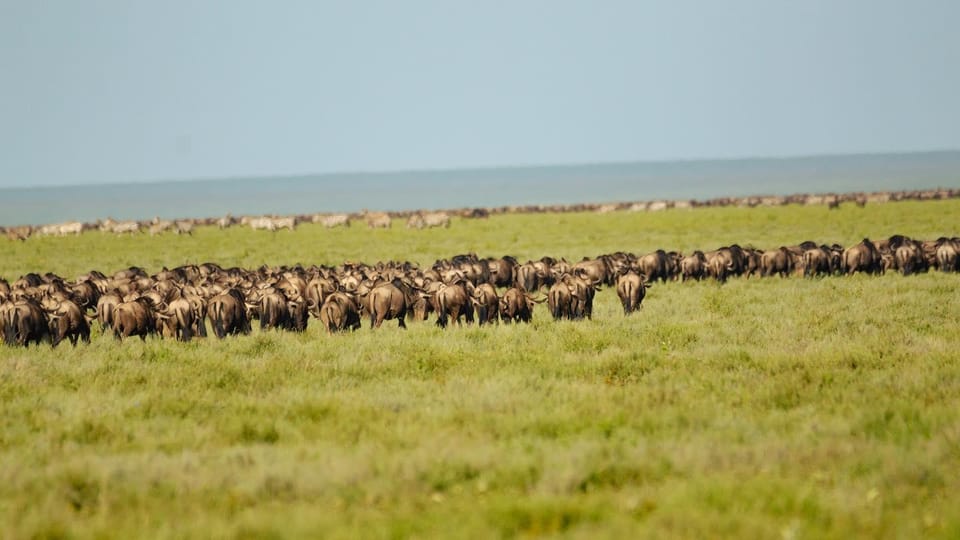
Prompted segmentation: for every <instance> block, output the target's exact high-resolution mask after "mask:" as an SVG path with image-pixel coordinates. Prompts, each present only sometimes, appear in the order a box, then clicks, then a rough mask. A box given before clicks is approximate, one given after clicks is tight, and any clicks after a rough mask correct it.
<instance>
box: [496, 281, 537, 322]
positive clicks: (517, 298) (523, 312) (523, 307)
mask: <svg viewBox="0 0 960 540" xmlns="http://www.w3.org/2000/svg"><path fill="white" fill-rule="evenodd" d="M543 301H544V300H539V301H538V300H534V298H533V297H532V296H530V294H529V293H528V292H527V291H525V290H524V289H521V288H519V287H511V288H509V289H507V291H506V292H504V293H503V296H501V297H500V320H501V321H503V322H505V323H511V322H525V323H528V322H530V321H531V320H533V306H534V304H536V303H540V302H543Z"/></svg>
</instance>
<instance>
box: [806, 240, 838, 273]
mask: <svg viewBox="0 0 960 540" xmlns="http://www.w3.org/2000/svg"><path fill="white" fill-rule="evenodd" d="M830 260H831V253H830V249H829V248H826V247H825V246H818V247H814V248H811V249H805V250H804V251H803V256H802V258H801V263H800V267H801V269H802V270H803V275H804V277H814V276H827V275H830V273H831V270H830V269H831V262H830Z"/></svg>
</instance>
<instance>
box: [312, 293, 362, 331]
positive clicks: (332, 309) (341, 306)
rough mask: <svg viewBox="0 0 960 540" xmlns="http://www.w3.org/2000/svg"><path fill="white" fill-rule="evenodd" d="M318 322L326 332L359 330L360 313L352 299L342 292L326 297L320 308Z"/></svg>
mask: <svg viewBox="0 0 960 540" xmlns="http://www.w3.org/2000/svg"><path fill="white" fill-rule="evenodd" d="M319 319H320V322H321V323H322V324H323V327H324V328H326V329H327V331H328V332H330V333H333V332H342V331H344V330H348V329H349V330H356V329H357V328H360V312H359V311H358V309H357V303H356V301H354V299H353V298H352V297H350V296H349V295H348V294H346V293H343V292H339V291H338V292H334V293H331V294H330V295H328V296H327V297H326V298H325V299H324V301H323V305H321V306H320V313H319Z"/></svg>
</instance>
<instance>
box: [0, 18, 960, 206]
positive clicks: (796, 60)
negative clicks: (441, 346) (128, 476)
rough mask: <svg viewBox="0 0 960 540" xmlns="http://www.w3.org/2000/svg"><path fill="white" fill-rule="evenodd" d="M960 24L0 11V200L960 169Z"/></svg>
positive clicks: (933, 21)
mask: <svg viewBox="0 0 960 540" xmlns="http://www.w3.org/2000/svg"><path fill="white" fill-rule="evenodd" d="M958 23H960V2H957V1H956V0H926V1H924V0H918V1H916V2H907V1H885V0H807V1H803V2H796V1H787V0H731V1H726V2H713V1H700V2H691V1H683V0H679V1H671V0H650V1H641V0H626V1H612V0H611V1H596V2H587V1H577V2H569V1H556V0H543V1H522V0H521V1H509V2H508V1H484V2H479V1H477V2H466V1H453V0H419V1H418V0H411V1H404V2H398V1H376V0H371V1H358V2H321V1H310V0H304V1H296V0H285V1H282V2H266V1H262V2H261V1H244V0H235V1H228V0H205V1H193V0H171V1H165V2H141V1H135V0H90V1H72V0H52V1H48V2H33V1H25V2H21V1H15V0H0V67H2V71H0V96H2V98H3V99H2V100H0V148H2V150H0V187H10V186H29V185H50V184H82V183H101V182H135V181H147V180H167V179H187V178H201V177H220V176H234V175H243V176H250V175H260V174H300V173H325V172H343V171H385V170H409V169H438V168H459V167H478V166H482V167H488V166H499V165H523V164H559V163H585V162H604V161H638V160H640V161H645V160H672V159H696V158H728V157H746V156H784V155H808V154H821V153H852V152H884V151H913V150H934V149H956V148H960V106H958V97H960V69H958V66H960V32H957V30H956V29H957V25H958Z"/></svg>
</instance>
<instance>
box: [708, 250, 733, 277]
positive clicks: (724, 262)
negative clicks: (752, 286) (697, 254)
mask: <svg viewBox="0 0 960 540" xmlns="http://www.w3.org/2000/svg"><path fill="white" fill-rule="evenodd" d="M703 255H704V257H705V258H706V260H707V265H706V268H705V270H706V275H708V276H710V277H712V278H713V279H715V280H717V281H719V282H720V283H725V282H726V281H727V278H728V277H729V276H730V275H731V273H733V269H734V266H733V264H732V263H731V262H730V260H729V259H728V258H727V256H725V255H724V252H722V251H720V250H717V251H709V252H707V253H704V254H703Z"/></svg>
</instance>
